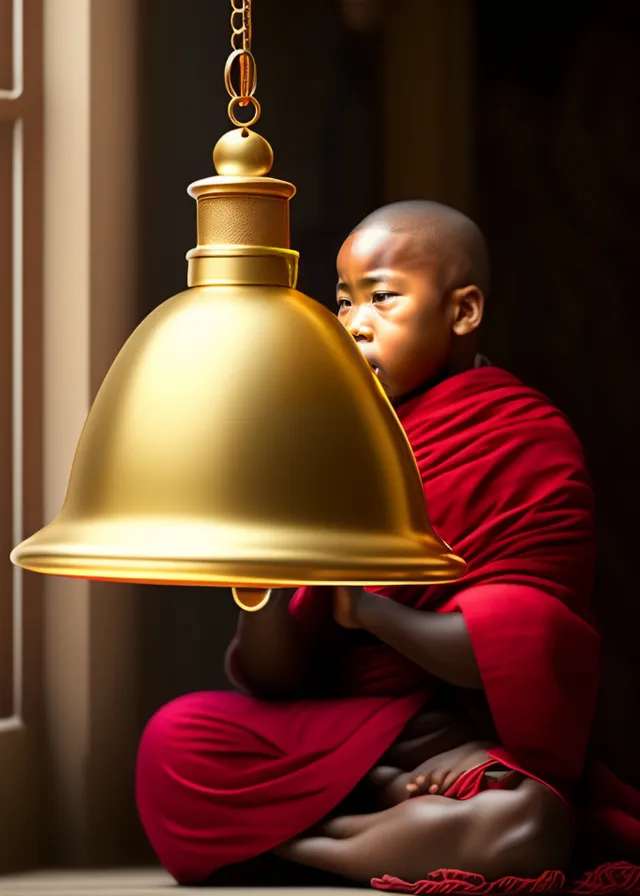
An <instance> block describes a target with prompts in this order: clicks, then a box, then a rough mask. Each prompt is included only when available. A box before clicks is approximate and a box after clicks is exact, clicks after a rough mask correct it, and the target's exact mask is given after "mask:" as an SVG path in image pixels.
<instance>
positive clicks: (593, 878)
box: [371, 862, 640, 896]
mask: <svg viewBox="0 0 640 896" xmlns="http://www.w3.org/2000/svg"><path fill="white" fill-rule="evenodd" d="M371 886H372V887H374V889H376V890H387V891H392V892H394V893H408V894H412V896H427V894H432V893H456V894H457V893H463V894H468V896H485V894H488V893H567V894H569V893H572V894H573V893H577V894H583V896H601V894H602V896H604V894H609V893H619V894H622V896H640V866H638V865H631V864H630V863H629V862H609V863H607V864H606V865H600V866H599V867H598V868H595V869H594V870H593V871H588V872H586V874H584V876H583V877H581V878H580V879H579V880H578V881H575V882H573V883H567V880H566V878H565V876H564V874H562V872H561V871H545V872H544V874H541V875H540V877H537V878H523V877H502V878H500V880H495V881H486V880H485V879H484V877H482V875H480V874H469V873H468V872H466V871H449V870H441V871H434V872H433V873H432V874H430V875H428V877H427V878H425V880H419V881H416V883H413V884H410V883H407V882H406V881H403V880H400V879H399V878H397V877H390V876H389V875H385V876H384V877H376V878H374V879H373V880H372V881H371Z"/></svg>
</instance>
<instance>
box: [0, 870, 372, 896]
mask: <svg viewBox="0 0 640 896" xmlns="http://www.w3.org/2000/svg"><path fill="white" fill-rule="evenodd" d="M279 892H281V893H285V894H286V896H298V894H304V896H354V894H357V893H358V892H364V891H359V890H357V889H340V888H331V889H329V888H317V889H316V888H313V889H312V888H299V889H298V888H295V887H292V888H287V889H286V890H285V889H283V890H275V889H273V890H269V889H266V888H263V889H258V888H236V889H223V888H220V887H216V888H213V887H212V888H209V887H198V888H197V889H191V888H186V889H182V888H179V887H178V886H177V885H176V884H175V882H174V881H173V880H172V878H171V877H169V875H168V874H167V873H166V872H165V871H163V870H162V869H159V868H140V869H123V870H109V871H58V870H51V871H46V870H45V871H32V872H30V873H29V874H17V875H7V876H5V877H0V896H163V894H166V893H172V894H173V896H191V894H192V896H200V894H205V893H215V894H216V896H267V894H275V893H279ZM366 892H368V893H371V892H372V891H371V890H366Z"/></svg>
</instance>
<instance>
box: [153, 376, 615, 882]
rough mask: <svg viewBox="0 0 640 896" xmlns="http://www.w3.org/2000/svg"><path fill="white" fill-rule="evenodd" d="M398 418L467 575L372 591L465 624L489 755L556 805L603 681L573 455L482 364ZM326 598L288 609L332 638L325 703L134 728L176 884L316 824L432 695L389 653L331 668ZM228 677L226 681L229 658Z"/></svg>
mask: <svg viewBox="0 0 640 896" xmlns="http://www.w3.org/2000/svg"><path fill="white" fill-rule="evenodd" d="M398 416H399V418H400V420H401V422H402V425H403V426H404V428H405V430H406V432H407V435H408V437H409V440H410V442H411V445H412V447H413V450H414V453H415V456H416V459H417V462H418V466H419V468H420V472H421V475H422V480H423V484H424V491H425V496H426V501H427V509H428V512H429V515H430V518H431V521H432V523H433V526H434V529H435V530H436V532H438V534H439V535H440V536H441V537H442V538H443V539H444V540H445V541H446V542H447V543H448V544H450V545H451V546H452V548H453V549H454V550H455V551H456V553H458V554H460V555H461V556H462V557H464V559H465V560H466V561H467V563H468V567H469V569H468V573H467V575H466V576H465V578H464V580H462V581H461V582H458V583H456V584H455V585H446V586H432V587H430V588H427V589H424V588H422V587H408V586H403V587H397V588H386V589H379V592H380V593H382V594H384V595H385V596H387V597H389V598H391V599H393V600H397V601H400V602H402V603H404V604H406V605H408V606H411V607H415V608H419V609H429V610H435V611H438V612H447V611H451V610H454V609H457V608H459V609H460V610H461V611H462V613H463V614H464V617H465V620H466V623H467V626H468V628H469V632H470V635H471V639H472V642H473V646H474V650H475V653H476V657H477V660H478V664H479V667H480V671H481V675H482V680H483V683H484V688H485V693H486V696H487V700H488V703H489V706H490V709H491V713H492V716H493V721H494V723H495V727H496V730H497V733H498V737H499V740H500V744H501V745H500V747H499V748H498V749H496V751H495V753H494V755H495V758H497V759H499V760H500V761H501V762H503V763H504V764H506V765H508V766H510V767H513V768H516V769H520V770H522V771H524V772H525V773H527V774H529V775H530V776H532V777H535V778H537V779H539V780H541V781H543V782H544V783H546V784H547V785H548V786H550V787H552V788H554V789H556V790H557V791H558V792H559V793H560V794H561V795H563V796H565V797H566V796H568V795H569V794H570V792H571V790H572V787H573V786H574V785H575V783H576V782H577V781H578V779H579V777H580V776H581V774H582V771H583V768H584V763H585V753H586V748H587V743H588V739H589V731H590V727H591V722H592V718H593V714H594V709H595V703H596V692H597V686H598V678H599V635H598V633H597V630H596V628H595V626H594V622H593V619H592V618H591V615H590V611H589V597H590V592H591V588H592V578H593V568H594V557H595V540H594V518H593V517H594V499H593V493H592V489H591V485H590V482H589V478H588V476H587V473H586V470H585V463H584V458H583V454H582V450H581V448H580V445H579V443H578V440H577V438H576V437H575V435H574V433H573V431H572V430H571V427H570V426H569V424H568V422H567V420H566V419H565V418H564V417H563V415H562V414H561V413H560V412H558V411H557V410H556V409H554V408H553V407H551V406H550V404H549V403H548V401H547V400H546V399H545V398H544V397H543V396H542V395H540V394H538V393H537V392H534V391H533V390H531V389H529V388H527V387H526V386H524V385H522V384H521V383H520V382H519V381H518V380H517V379H515V378H514V377H513V376H511V375H510V374H508V373H506V372H504V371H502V370H499V369H497V368H494V367H483V368H479V369H475V370H471V371H468V372H466V373H463V374H460V375H458V376H456V377H452V378H451V379H448V380H446V381H445V382H443V383H441V384H440V385H438V386H436V387H435V388H433V389H432V390H430V391H429V392H428V393H426V394H424V395H421V396H418V397H417V398H414V399H413V400H411V401H409V402H407V403H406V404H404V405H402V406H401V407H400V408H399V409H398ZM372 590H373V589H372ZM325 593H326V592H324V591H318V590H317V589H314V588H302V589H300V590H299V591H298V592H297V593H296V595H295V597H294V599H293V601H292V602H291V607H290V609H291V612H292V614H293V615H294V618H295V619H296V620H297V621H298V624H299V625H300V626H301V627H304V626H312V627H313V629H314V631H316V632H323V633H324V636H325V637H327V638H328V639H329V640H328V641H327V645H328V649H327V654H326V661H327V663H328V664H329V665H330V666H331V667H332V668H335V667H336V664H339V669H340V673H341V674H340V693H339V694H337V695H336V697H335V698H332V699H327V700H308V701H296V702H290V703H280V704H275V703H267V702H262V701H260V700H257V699H255V698H253V697H251V696H250V695H248V694H238V693H227V692H220V693H212V692H201V693H197V694H191V695H188V696H185V697H182V698H179V699H178V700H176V701H173V702H172V703H170V704H168V705H167V706H165V707H164V708H163V709H161V710H160V711H159V712H158V713H157V714H156V715H155V716H154V717H153V718H152V720H151V721H150V723H149V725H148V726H147V728H146V730H145V733H144V735H143V738H142V742H141V746H140V752H139V760H138V777H137V799H138V806H139V811H140V816H141V819H142V822H143V825H144V827H145V829H146V832H147V835H148V837H149V839H150V841H151V843H152V845H153V846H154V848H155V850H156V852H157V854H158V856H159V858H160V861H161V862H162V863H163V864H164V865H165V867H166V868H167V869H168V870H169V872H170V873H171V874H172V875H173V876H174V877H176V879H177V880H179V881H180V882H182V883H196V882H200V881H202V880H204V879H205V878H206V877H207V876H208V875H210V874H211V873H212V872H213V871H215V870H216V869H218V868H220V867H222V866H224V865H228V864H231V863H236V862H241V861H244V860H247V859H250V858H252V857H254V856H256V855H259V854H262V853H264V852H267V851H268V850H270V849H272V848H273V847H275V846H277V845H279V844H280V843H283V842H284V841H286V840H288V839H290V838H291V837H294V836H295V835H297V834H300V833H301V832H303V831H304V830H306V829H307V828H309V827H310V826H312V825H313V824H315V823H317V822H318V821H319V820H320V819H322V818H323V817H324V816H325V815H327V814H328V813H329V812H330V811H331V810H332V809H333V808H335V807H336V806H337V805H338V804H339V803H340V802H341V801H342V799H343V798H344V797H345V796H346V795H347V794H348V793H349V792H350V791H351V790H352V789H353V788H354V786H355V785H356V784H357V782H359V781H360V780H361V779H362V778H363V777H364V776H365V775H366V774H367V772H368V771H369V770H370V769H371V768H372V766H373V765H374V764H375V763H376V761H377V760H378V758H379V757H380V756H381V755H382V754H383V753H384V752H385V751H386V750H387V749H388V747H389V746H390V745H391V744H392V743H393V742H394V740H395V739H396V738H397V737H398V735H399V734H400V733H401V731H402V730H403V728H404V727H405V725H406V723H407V722H408V721H409V719H410V718H411V717H412V716H413V715H414V714H415V713H416V712H417V711H418V710H419V709H421V708H423V707H424V706H425V705H427V704H428V702H429V699H430V696H431V695H432V694H433V692H434V682H433V680H430V678H429V676H428V675H427V674H426V673H425V672H423V671H422V670H421V669H419V668H418V667H417V666H415V665H414V664H412V663H410V662H409V661H407V660H405V659H404V658H403V657H402V656H400V654H398V653H397V652H396V651H394V650H392V649H390V648H388V647H386V646H385V645H382V644H379V645H377V644H376V645H369V646H360V647H355V648H353V649H350V650H346V651H344V650H343V651H339V650H338V648H336V650H337V652H333V653H332V651H331V638H332V637H333V635H335V638H336V642H335V643H336V645H337V644H339V643H340V638H339V633H340V631H342V630H338V629H337V627H336V626H335V624H334V623H333V621H332V619H331V607H330V606H328V605H327V601H326V598H325V597H324V596H323V595H324V594H325ZM229 663H230V667H231V670H232V672H233V669H234V657H233V645H232V649H231V655H230V656H229Z"/></svg>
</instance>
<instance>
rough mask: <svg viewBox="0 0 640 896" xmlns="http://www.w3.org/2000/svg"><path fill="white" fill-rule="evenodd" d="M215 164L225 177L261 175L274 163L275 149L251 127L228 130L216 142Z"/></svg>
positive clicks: (269, 169) (267, 171)
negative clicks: (251, 129)
mask: <svg viewBox="0 0 640 896" xmlns="http://www.w3.org/2000/svg"><path fill="white" fill-rule="evenodd" d="M213 164H214V165H215V167H216V171H217V172H218V174H219V175H221V176H223V177H261V176H262V175H263V174H268V173H269V171H271V166H272V165H273V150H272V149H271V147H270V146H269V144H268V143H267V141H266V140H265V139H264V137H261V136H260V135H259V134H256V133H254V132H253V131H250V130H249V128H246V127H245V128H238V129H237V130H235V131H228V132H227V133H226V134H223V135H222V137H221V138H220V139H219V140H218V142H217V143H216V145H215V147H214V150H213Z"/></svg>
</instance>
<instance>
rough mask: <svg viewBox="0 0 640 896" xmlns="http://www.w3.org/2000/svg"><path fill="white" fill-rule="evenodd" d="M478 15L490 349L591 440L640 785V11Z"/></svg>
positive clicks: (605, 732)
mask: <svg viewBox="0 0 640 896" xmlns="http://www.w3.org/2000/svg"><path fill="white" fill-rule="evenodd" d="M477 9H478V16H477V48H478V60H477V74H478V89H477V102H476V120H477V126H476V135H477V142H476V157H475V158H476V173H475V178H474V181H475V188H476V205H477V216H478V219H479V223H480V224H481V225H482V226H483V228H484V230H485V232H486V234H487V237H488V239H489V243H490V246H491V250H492V255H493V263H494V273H495V283H494V293H493V296H492V302H491V305H492V306H493V307H492V308H491V312H492V313H491V314H490V319H489V321H488V326H487V332H486V348H487V351H488V353H489V354H490V356H491V357H492V358H494V359H495V360H496V362H499V363H501V364H503V365H504V366H506V367H508V368H509V369H511V370H513V371H514V372H515V373H516V374H518V375H519V376H521V377H522V378H523V379H525V380H526V381H527V382H529V383H531V384H533V385H535V386H536V387H538V388H539V389H541V390H542V391H544V392H546V393H547V394H548V395H549V396H550V397H551V398H552V399H553V400H554V401H555V402H556V403H557V404H558V405H559V406H560V407H561V408H562V409H563V410H564V411H565V412H566V413H567V414H568V415H569V417H570V418H571V420H572V422H573V424H574V426H575V428H576V430H577V432H578V434H579V436H580V438H581V439H582V442H583V444H584V446H585V450H586V452H587V457H588V461H589V466H590V469H591V472H592V475H593V478H594V481H595V488H596V495H597V501H598V523H599V538H600V554H599V560H600V562H599V573H598V583H597V588H596V593H595V596H594V600H595V605H596V608H597V612H598V617H599V619H600V622H601V624H602V626H603V629H604V633H605V638H604V660H605V662H604V678H603V685H602V697H601V713H600V721H599V726H598V732H597V736H598V740H599V749H600V750H602V751H603V752H604V753H605V754H606V755H607V757H608V759H609V761H610V762H612V764H613V765H614V767H615V768H617V769H618V770H619V772H620V773H622V774H623V775H624V777H625V778H627V779H628V780H630V781H634V783H635V784H636V785H640V775H639V773H638V768H637V756H638V754H639V753H640V740H638V739H636V740H635V741H632V737H633V735H632V734H631V732H630V730H629V727H628V725H627V721H628V719H629V718H630V716H632V715H633V714H637V707H638V706H639V705H640V651H639V650H638V646H639V645H640V637H639V635H638V631H639V630H640V599H639V598H640V577H639V575H638V564H637V560H636V556H635V554H636V550H637V544H638V537H639V535H640V525H639V522H638V512H637V508H638V504H639V503H640V474H639V471H638V450H637V435H636V434H637V432H638V428H639V423H640V402H639V397H638V390H639V386H640V358H639V356H638V326H639V323H640V305H639V299H640V294H639V284H640V266H639V264H638V236H639V234H640V174H639V171H640V169H639V167H638V158H639V157H640V57H639V56H638V52H637V46H638V37H639V35H640V6H639V5H638V4H636V3H633V2H631V3H625V2H609V3H608V2H582V3H557V4H555V5H553V6H552V5H550V4H548V3H532V2H522V3H518V4H503V3H492V2H480V3H479V4H478V6H477ZM634 707H635V709H634ZM636 738H637V736H636Z"/></svg>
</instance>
